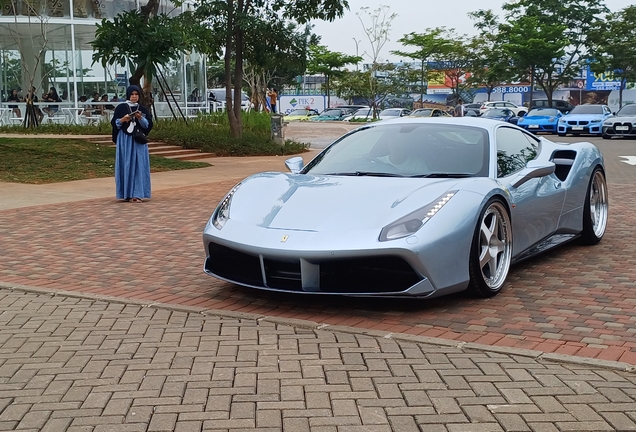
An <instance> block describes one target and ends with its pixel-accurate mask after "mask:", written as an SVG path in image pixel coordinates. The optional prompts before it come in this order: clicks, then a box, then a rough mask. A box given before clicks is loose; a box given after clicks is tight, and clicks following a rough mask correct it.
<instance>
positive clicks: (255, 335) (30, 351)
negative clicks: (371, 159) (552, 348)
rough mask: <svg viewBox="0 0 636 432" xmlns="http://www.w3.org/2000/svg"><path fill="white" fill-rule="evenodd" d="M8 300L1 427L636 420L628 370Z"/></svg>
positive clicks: (597, 427) (105, 307) (505, 427)
mask: <svg viewBox="0 0 636 432" xmlns="http://www.w3.org/2000/svg"><path fill="white" fill-rule="evenodd" d="M0 305H1V306H2V313H1V314H0V329H1V330H0V430H12V431H13V430H15V431H54V432H64V431H68V432H71V431H72V432H80V431H81V432H90V431H94V432H107V431H118V432H120V431H143V432H146V431H148V432H150V431H153V432H162V431H177V432H188V431H239V430H253V429H257V430H260V431H290V432H299V431H315V432H356V431H360V432H363V431H364V432H375V431H377V432H383V431H400V432H408V431H440V432H441V431H448V432H461V431H470V432H479V431H546V432H548V431H628V430H636V374H634V373H629V372H623V371H618V370H610V369H603V368H595V367H589V366H582V365H574V364H568V363H556V362H546V361H541V360H537V359H533V358H528V357H525V356H521V355H508V354H503V353H493V352H483V351H479V350H473V349H466V348H463V349H461V348H456V347H450V346H446V347H445V346H438V345H432V344H426V343H422V342H418V341H417V338H418V337H413V338H412V340H407V339H405V338H393V337H389V336H386V335H385V337H377V336H372V335H370V334H363V333H361V332H356V331H355V330H352V331H331V330H330V329H329V327H327V328H323V327H322V326H317V327H316V326H313V327H311V326H298V325H296V326H290V325H284V324H281V323H279V322H276V320H272V319H252V318H250V315H248V314H243V315H242V316H238V315H239V314H235V315H236V316H234V317H233V316H228V315H225V316H223V315H217V314H213V313H209V312H206V311H202V310H197V309H195V308H190V310H187V308H182V310H179V308H170V307H168V308H165V307H152V306H151V307H148V306H143V305H140V304H135V302H127V301H122V302H112V301H107V300H105V299H100V298H95V297H93V298H81V297H68V296H64V295H59V294H58V295H47V294H42V293H33V292H24V291H19V290H15V291H12V290H9V289H0Z"/></svg>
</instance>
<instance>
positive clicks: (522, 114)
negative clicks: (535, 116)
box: [517, 111, 527, 117]
mask: <svg viewBox="0 0 636 432" xmlns="http://www.w3.org/2000/svg"><path fill="white" fill-rule="evenodd" d="M526 114H527V113H526V112H525V111H519V114H517V117H522V116H524V115H526Z"/></svg>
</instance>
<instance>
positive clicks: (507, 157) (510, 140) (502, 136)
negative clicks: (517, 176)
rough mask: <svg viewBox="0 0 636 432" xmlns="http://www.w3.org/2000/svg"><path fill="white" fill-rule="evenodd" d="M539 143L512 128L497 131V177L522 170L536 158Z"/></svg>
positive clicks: (502, 128) (501, 128)
mask: <svg viewBox="0 0 636 432" xmlns="http://www.w3.org/2000/svg"><path fill="white" fill-rule="evenodd" d="M538 149H539V141H537V140H536V139H535V138H534V137H531V136H529V135H528V134H526V133H524V132H522V131H520V130H517V129H512V128H507V127H500V128H499V129H497V177H506V176H509V175H510V174H513V173H515V172H517V171H519V170H521V169H523V168H524V167H525V166H526V164H527V163H528V161H530V160H532V159H534V158H535V157H536V156H537V151H538Z"/></svg>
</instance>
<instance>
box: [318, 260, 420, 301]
mask: <svg viewBox="0 0 636 432" xmlns="http://www.w3.org/2000/svg"><path fill="white" fill-rule="evenodd" d="M421 280H422V278H421V277H420V276H418V275H417V273H415V271H414V270H413V268H412V267H411V266H410V265H409V264H408V263H407V262H406V261H404V260H403V259H401V258H398V257H391V256H384V257H366V258H351V259H342V260H338V261H326V262H323V263H321V264H320V290H321V291H323V292H332V293H365V292H367V293H374V292H401V291H404V290H406V289H408V288H410V287H412V286H413V285H415V284H416V283H418V282H420V281H421Z"/></svg>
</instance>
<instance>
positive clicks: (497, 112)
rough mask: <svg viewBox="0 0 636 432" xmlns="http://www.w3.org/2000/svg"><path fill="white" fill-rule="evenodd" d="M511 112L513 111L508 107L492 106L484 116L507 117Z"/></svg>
mask: <svg viewBox="0 0 636 432" xmlns="http://www.w3.org/2000/svg"><path fill="white" fill-rule="evenodd" d="M510 113H511V111H510V110H507V109H499V108H491V109H489V110H488V111H486V112H485V113H484V114H483V116H482V117H507V116H509V115H510Z"/></svg>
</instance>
